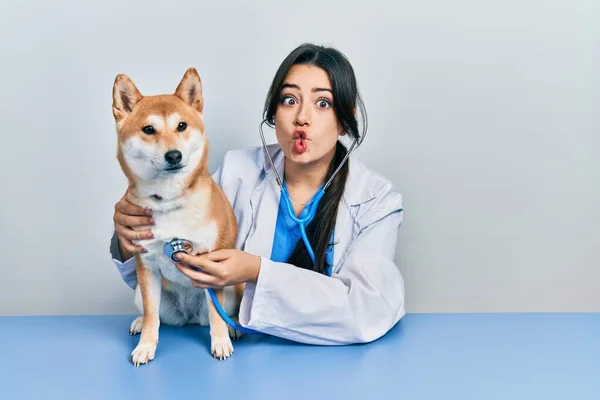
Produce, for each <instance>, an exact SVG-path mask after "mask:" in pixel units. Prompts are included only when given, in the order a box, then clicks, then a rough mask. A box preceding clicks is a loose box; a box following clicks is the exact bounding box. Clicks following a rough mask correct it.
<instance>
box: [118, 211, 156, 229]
mask: <svg viewBox="0 0 600 400" xmlns="http://www.w3.org/2000/svg"><path fill="white" fill-rule="evenodd" d="M115 223H117V224H121V225H125V226H147V225H154V220H153V219H152V217H140V216H134V215H127V214H123V213H119V212H117V213H115Z"/></svg>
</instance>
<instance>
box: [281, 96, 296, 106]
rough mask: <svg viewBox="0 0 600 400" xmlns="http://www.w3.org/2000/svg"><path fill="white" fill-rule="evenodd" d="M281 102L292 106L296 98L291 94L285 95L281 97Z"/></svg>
mask: <svg viewBox="0 0 600 400" xmlns="http://www.w3.org/2000/svg"><path fill="white" fill-rule="evenodd" d="M281 103H282V104H285V105H286V106H292V105H294V104H296V99H294V98H293V97H291V96H285V97H283V98H282V99H281Z"/></svg>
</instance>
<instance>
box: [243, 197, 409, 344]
mask: <svg viewBox="0 0 600 400" xmlns="http://www.w3.org/2000/svg"><path fill="white" fill-rule="evenodd" d="M391 196H393V203H392V206H389V205H388V206H386V207H385V209H384V208H379V207H377V206H375V207H374V208H372V209H371V210H369V211H368V212H367V213H366V215H364V216H363V218H362V219H361V220H362V223H363V224H364V225H361V230H360V232H359V234H358V235H357V236H356V238H355V240H354V242H353V243H352V244H351V245H350V246H349V249H348V251H347V254H345V258H344V259H343V261H341V262H343V265H342V266H341V269H340V270H339V272H338V273H337V274H334V275H333V276H332V277H328V276H326V275H322V274H318V273H316V272H313V271H309V270H306V269H301V268H297V267H295V266H293V265H290V264H287V263H281V262H273V261H270V260H269V259H267V258H262V259H261V268H260V271H259V276H258V280H257V283H256V284H252V283H248V284H247V285H246V289H245V292H244V296H243V298H242V304H241V307H240V323H241V324H242V325H243V326H246V327H248V328H251V329H255V330H258V331H262V332H264V333H267V334H271V335H274V336H279V337H282V338H285V339H289V340H293V341H296V342H302V343H308V344H319V345H343V344H353V343H366V342H371V341H373V340H376V339H378V338H380V337H381V336H383V335H384V334H385V333H387V332H388V331H389V330H390V329H391V328H392V327H393V326H394V325H395V324H396V323H397V322H398V321H399V320H400V318H402V316H403V315H404V313H405V306H404V279H403V277H402V275H401V273H400V271H399V269H398V267H397V266H396V264H395V262H394V255H395V249H396V241H397V237H398V231H399V228H400V225H401V223H402V220H403V215H404V214H403V213H404V211H403V209H402V206H401V199H400V195H399V194H397V193H396V194H392V195H391ZM388 204H389V203H388ZM359 223H360V221H359Z"/></svg>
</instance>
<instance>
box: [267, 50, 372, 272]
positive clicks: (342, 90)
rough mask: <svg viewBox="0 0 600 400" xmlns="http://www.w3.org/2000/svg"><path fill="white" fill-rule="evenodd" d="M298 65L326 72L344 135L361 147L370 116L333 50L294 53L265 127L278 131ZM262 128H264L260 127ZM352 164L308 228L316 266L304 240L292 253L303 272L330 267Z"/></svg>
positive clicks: (274, 87) (277, 83) (337, 159)
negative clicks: (284, 93)
mask: <svg viewBox="0 0 600 400" xmlns="http://www.w3.org/2000/svg"><path fill="white" fill-rule="evenodd" d="M296 64H310V65H314V66H317V67H319V68H321V69H323V70H324V71H325V72H327V74H328V76H329V81H330V83H331V88H332V92H333V110H334V113H335V116H336V118H337V121H338V123H339V124H340V126H341V127H342V129H343V131H344V132H346V134H347V135H348V136H350V137H351V138H352V139H356V140H357V142H356V146H358V145H360V143H361V142H362V140H363V139H364V136H365V133H366V130H367V114H366V110H365V107H364V104H363V101H362V98H361V96H360V94H359V92H358V85H357V83H356V77H355V74H354V69H353V68H352V65H351V64H350V62H349V61H348V59H347V58H346V56H345V55H344V54H342V53H341V52H340V51H338V50H337V49H335V48H332V47H325V46H319V45H315V44H311V43H305V44H302V45H300V46H299V47H297V48H296V49H294V50H293V51H292V52H291V53H290V54H289V55H288V56H287V57H286V58H285V59H284V60H283V62H282V63H281V65H280V66H279V69H278V70H277V73H276V74H275V77H274V78H273V82H272V84H271V87H270V89H269V93H268V95H267V98H266V101H265V107H264V111H263V123H266V124H267V125H268V126H270V127H271V128H274V127H275V112H276V111H277V107H278V105H279V102H280V95H281V89H282V85H283V83H284V81H285V78H286V76H287V74H288V72H289V70H290V68H291V67H292V66H294V65H296ZM356 112H359V113H360V115H361V117H362V118H363V126H362V133H361V132H359V125H358V120H357V118H356ZM261 125H262V124H261ZM347 153H348V149H347V148H346V146H344V144H343V143H342V142H340V141H339V140H338V142H337V144H336V151H335V155H334V156H333V159H332V161H331V163H330V165H329V169H328V171H327V175H326V177H325V180H328V179H329V178H330V177H331V175H332V174H333V172H334V171H335V170H336V169H337V167H338V166H339V165H340V163H341V162H342V160H343V159H344V157H345V156H346V154H347ZM349 162H350V160H349V159H347V160H346V162H345V163H344V165H343V166H342V167H341V169H340V170H339V172H338V173H337V175H336V176H335V177H334V178H333V181H332V182H331V185H330V186H329V187H328V188H327V189H326V190H325V194H324V196H323V197H322V198H321V201H320V202H319V205H318V207H317V211H316V213H315V216H314V218H313V220H312V221H311V223H310V224H308V225H307V227H306V234H307V237H308V239H309V241H310V243H311V245H312V247H313V251H314V253H315V264H314V265H313V262H312V260H311V258H310V255H309V254H308V251H307V249H306V247H305V245H304V242H303V240H302V239H300V240H299V241H298V243H297V244H296V247H295V248H294V250H293V251H292V253H291V255H290V257H289V259H288V260H287V262H288V263H290V264H293V265H295V266H297V267H300V268H305V269H310V270H314V271H316V272H319V273H323V272H324V271H325V270H326V268H327V267H329V265H327V264H326V259H325V254H326V252H327V249H328V247H329V246H330V245H332V244H333V243H330V239H331V238H332V236H331V233H332V231H333V229H334V227H335V221H336V217H337V211H338V205H339V203H340V200H341V198H342V194H343V193H344V187H345V185H346V180H347V178H348V170H349Z"/></svg>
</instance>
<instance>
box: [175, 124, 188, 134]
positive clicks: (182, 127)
mask: <svg viewBox="0 0 600 400" xmlns="http://www.w3.org/2000/svg"><path fill="white" fill-rule="evenodd" d="M185 128H187V124H186V123H185V122H180V123H179V125H177V130H178V131H179V132H183V131H185Z"/></svg>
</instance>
